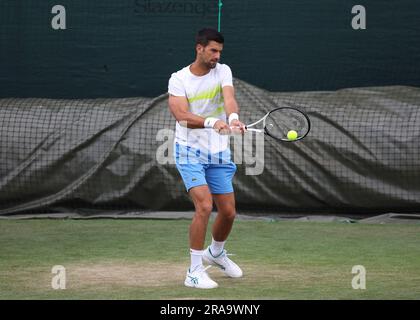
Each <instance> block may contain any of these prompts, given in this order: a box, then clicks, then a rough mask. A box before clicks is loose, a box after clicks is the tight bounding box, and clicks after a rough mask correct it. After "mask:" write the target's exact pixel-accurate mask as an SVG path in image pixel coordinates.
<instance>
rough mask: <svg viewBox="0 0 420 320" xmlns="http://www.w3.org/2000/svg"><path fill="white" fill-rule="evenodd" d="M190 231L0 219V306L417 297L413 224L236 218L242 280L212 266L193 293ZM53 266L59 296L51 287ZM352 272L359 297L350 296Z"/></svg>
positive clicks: (235, 249) (151, 224)
mask: <svg viewBox="0 0 420 320" xmlns="http://www.w3.org/2000/svg"><path fill="white" fill-rule="evenodd" d="M189 223H190V221H188V220H143V219H135V220H112V219H100V220H69V219H67V220H36V219H34V220H3V221H0V299H419V298H420V269H419V265H420V224H389V225H379V224H375V225H372V224H359V223H353V224H350V223H338V222H330V223H322V222H294V221H286V222H284V221H274V222H268V221H267V222H266V221H239V220H238V221H236V222H235V225H234V232H233V233H232V236H231V238H230V241H229V242H228V244H227V249H228V250H229V251H230V252H231V253H234V254H236V256H235V257H234V258H235V259H234V260H235V261H236V262H238V264H240V266H241V267H242V268H243V270H244V277H243V278H242V279H228V278H225V277H224V276H223V275H222V273H221V272H220V270H216V269H215V268H210V270H209V274H210V276H212V278H213V279H214V280H215V281H217V282H218V283H219V288H217V289H213V290H199V289H190V288H186V287H184V285H183V280H184V277H185V272H186V268H187V267H188V265H189V254H188V239H187V236H188V226H189ZM208 234H209V233H208ZM208 239H209V238H208ZM207 243H208V241H207ZM54 265H62V266H64V267H65V268H66V277H67V279H66V280H67V281H66V289H64V290H54V289H52V287H51V280H52V277H53V276H54V274H52V272H51V270H52V267H53V266H54ZM354 265H363V266H364V267H365V268H366V289H365V290H355V289H353V288H352V285H351V282H352V278H353V277H354V274H352V273H351V270H352V267H353V266H354Z"/></svg>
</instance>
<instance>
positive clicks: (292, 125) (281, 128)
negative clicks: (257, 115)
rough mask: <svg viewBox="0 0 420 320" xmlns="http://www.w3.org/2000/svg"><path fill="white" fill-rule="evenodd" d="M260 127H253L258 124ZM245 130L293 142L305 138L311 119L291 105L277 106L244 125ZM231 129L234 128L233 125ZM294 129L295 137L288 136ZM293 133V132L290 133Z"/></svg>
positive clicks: (309, 128)
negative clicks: (256, 119)
mask: <svg viewBox="0 0 420 320" xmlns="http://www.w3.org/2000/svg"><path fill="white" fill-rule="evenodd" d="M260 123H261V125H262V128H261V129H256V128H253V127H254V126H256V125H258V124H260ZM245 128H246V129H247V131H254V132H258V133H264V134H266V135H268V136H270V137H272V138H274V139H277V140H280V141H285V142H295V141H299V140H302V139H303V138H305V137H306V136H307V135H308V133H309V131H310V130H311V121H310V120H309V117H308V116H307V115H306V114H305V113H304V112H302V111H300V110H298V109H296V108H292V107H279V108H275V109H273V110H271V111H270V112H268V113H267V114H266V115H265V116H264V117H262V118H261V119H260V120H258V121H256V122H254V123H251V124H248V125H246V126H245ZM231 129H233V130H235V128H234V127H232V128H231ZM291 131H296V133H297V137H296V138H295V137H290V136H289V137H288V133H289V132H291ZM291 135H293V133H292V134H291Z"/></svg>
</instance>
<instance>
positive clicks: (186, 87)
mask: <svg viewBox="0 0 420 320" xmlns="http://www.w3.org/2000/svg"><path fill="white" fill-rule="evenodd" d="M224 86H233V84H232V71H231V70H230V68H229V66H227V65H226V64H220V63H218V64H217V65H216V67H215V68H214V69H211V70H210V72H209V73H207V74H205V75H204V76H196V75H194V74H192V73H191V71H190V66H187V67H185V68H183V69H181V70H180V71H178V72H175V73H173V74H172V76H171V78H170V79H169V85H168V92H169V94H171V95H174V96H182V97H186V98H187V100H188V104H189V111H190V112H191V113H194V114H196V115H199V116H201V117H203V118H207V117H213V118H218V119H221V120H223V121H225V122H226V113H225V108H224V106H225V105H224V100H223V94H222V88H223V87H224ZM175 142H177V143H179V144H182V145H185V146H189V147H191V148H195V149H199V150H201V151H203V152H210V153H216V152H220V151H224V150H226V149H227V147H228V136H227V135H220V134H218V133H217V132H216V131H215V130H214V129H211V128H205V129H190V128H187V127H186V126H181V125H180V124H179V123H178V121H177V122H176V132H175Z"/></svg>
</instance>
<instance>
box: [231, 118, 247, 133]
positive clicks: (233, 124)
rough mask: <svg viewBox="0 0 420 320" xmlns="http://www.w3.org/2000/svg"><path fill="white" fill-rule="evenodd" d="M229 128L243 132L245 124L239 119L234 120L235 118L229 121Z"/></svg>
mask: <svg viewBox="0 0 420 320" xmlns="http://www.w3.org/2000/svg"><path fill="white" fill-rule="evenodd" d="M230 128H231V129H232V131H233V132H235V131H236V132H237V131H239V132H240V133H242V134H244V133H245V131H246V127H245V124H243V123H242V122H241V121H239V120H236V119H235V120H232V121H231V123H230Z"/></svg>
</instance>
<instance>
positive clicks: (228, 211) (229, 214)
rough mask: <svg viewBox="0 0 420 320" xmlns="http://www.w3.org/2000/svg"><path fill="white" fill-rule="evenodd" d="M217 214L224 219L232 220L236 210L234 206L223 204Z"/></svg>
mask: <svg viewBox="0 0 420 320" xmlns="http://www.w3.org/2000/svg"><path fill="white" fill-rule="evenodd" d="M219 214H221V215H222V216H223V217H224V218H225V219H228V220H234V219H235V217H236V210H235V207H234V206H224V207H223V208H221V209H220V210H219Z"/></svg>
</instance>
